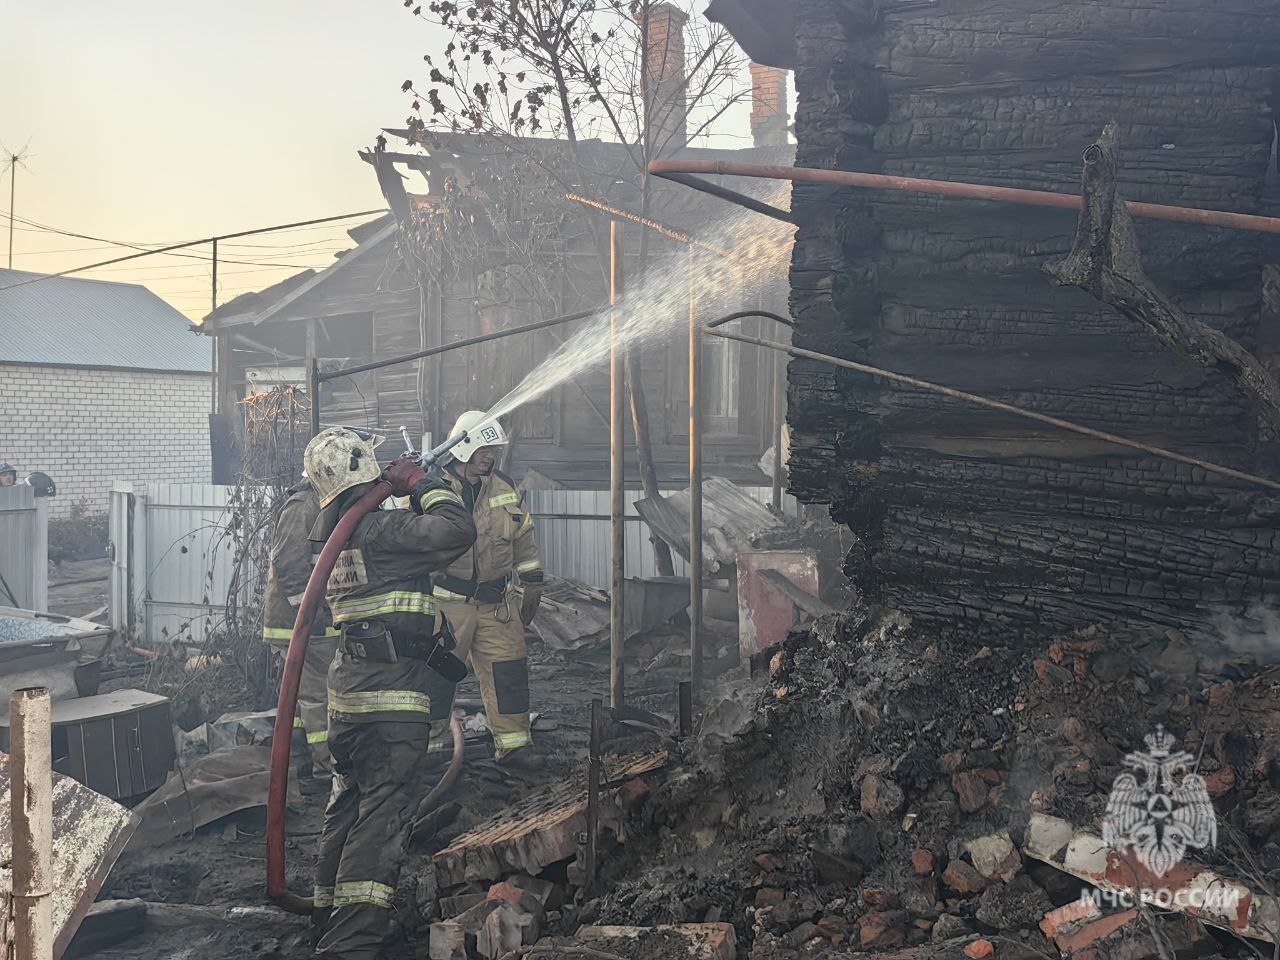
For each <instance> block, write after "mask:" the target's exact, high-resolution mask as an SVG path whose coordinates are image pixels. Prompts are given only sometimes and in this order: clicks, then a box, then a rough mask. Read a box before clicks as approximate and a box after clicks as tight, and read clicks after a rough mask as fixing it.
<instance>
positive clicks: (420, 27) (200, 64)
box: [0, 0, 748, 318]
mask: <svg viewBox="0 0 1280 960" xmlns="http://www.w3.org/2000/svg"><path fill="white" fill-rule="evenodd" d="M700 6H701V5H700ZM433 33H434V34H436V35H435V36H433ZM438 40H439V34H438V28H434V27H431V26H430V25H428V24H427V23H425V22H424V21H423V20H420V19H415V18H414V17H412V16H411V15H410V14H409V12H408V11H407V10H405V9H404V7H403V6H402V4H401V2H400V0H309V2H303V0H218V2H216V3H202V4H196V3H193V2H191V0H185V2H184V0H114V2H109V3H83V2H76V3H72V2H70V0H0V91H3V92H0V143H3V144H4V145H5V146H6V147H8V148H9V149H11V150H20V149H21V148H22V147H23V145H24V144H26V143H27V142H28V141H30V146H29V147H28V150H29V152H30V154H31V156H30V158H29V159H28V160H27V165H28V167H29V169H24V168H20V169H19V171H18V179H17V203H16V205H15V207H16V210H17V214H18V215H19V216H22V217H27V218H29V219H31V220H35V221H38V222H40V223H42V224H46V225H49V226H53V227H58V228H60V229H64V230H70V231H75V232H78V233H84V234H90V235H93V236H96V237H103V238H106V239H110V240H124V241H128V242H131V243H139V244H159V243H167V242H180V241H183V240H188V239H195V238H198V237H206V236H210V235H211V234H215V233H229V232H232V231H236V230H243V229H249V228H253V227H258V226H269V225H272V224H276V223H285V222H292V221H297V220H306V219H311V218H315V217H322V216H328V215H331V214H338V213H346V212H350V211H356V210H365V209H371V208H375V207H380V206H382V197H381V195H380V194H379V192H378V188H377V183H376V181H375V180H374V176H373V172H372V170H371V169H370V168H369V167H368V166H367V165H366V164H365V163H363V162H362V161H361V160H359V158H357V156H356V150H357V149H359V148H360V147H363V146H367V145H370V144H371V143H372V142H373V139H374V137H375V136H376V135H377V133H378V130H379V128H380V127H383V126H399V125H401V124H402V123H403V121H404V119H405V117H406V116H407V115H408V113H409V103H408V99H407V97H406V96H405V95H403V94H401V93H400V84H401V83H402V82H403V81H404V80H406V79H410V78H414V79H418V80H421V79H422V77H423V75H424V74H425V70H424V69H423V64H422V55H423V54H424V53H426V52H429V51H430V50H431V49H433V48H434V47H436V46H438V45H439V44H438ZM728 130H729V131H731V132H732V133H734V134H735V135H737V136H744V135H745V134H747V132H748V131H747V110H746V108H745V107H743V108H740V109H738V110H736V111H735V115H734V116H733V117H731V118H730V119H729V120H728ZM739 142H741V141H739ZM8 209H9V181H8V176H7V175H4V176H2V177H0V210H2V211H5V214H6V216H5V218H4V223H3V229H0V251H3V252H4V254H6V256H4V257H3V259H0V266H4V265H5V264H6V263H7V252H8V234H7V211H8ZM357 222H358V221H357ZM19 227H21V225H19ZM14 237H15V239H14V249H15V253H14V267H15V268H17V269H24V270H36V271H42V272H47V271H56V270H62V269H67V268H69V267H73V266H77V265H80V264H85V263H91V262H94V261H96V260H104V259H108V258H110V257H112V256H115V255H118V254H119V253H127V252H128V251H125V250H120V248H109V247H96V246H95V245H94V244H92V243H90V242H86V241H82V240H75V239H72V238H68V237H62V236H58V235H55V234H48V233H41V232H36V231H34V230H31V229H19V230H18V231H16V232H15V235H14ZM243 243H244V244H250V243H252V244H259V245H261V246H253V247H250V246H247V245H246V246H239V247H234V248H232V247H229V246H227V245H225V244H224V245H220V250H219V253H220V256H221V257H234V258H236V259H244V260H252V261H255V263H262V262H264V261H267V260H270V261H271V262H274V263H290V264H296V265H297V268H299V269H300V268H302V267H307V266H323V265H324V264H325V263H327V262H329V261H330V260H331V255H332V252H333V251H335V250H340V249H345V248H346V247H348V246H350V243H349V241H348V239H347V238H346V237H345V235H344V234H343V233H342V230H341V227H339V228H323V229H316V228H311V229H307V230H298V231H294V232H289V233H275V234H270V235H266V236H263V237H251V238H248V239H247V240H245V241H243ZM86 248H92V249H86ZM205 249H207V248H203V249H199V252H200V253H202V254H203V253H204V252H205ZM292 272H295V271H294V270H293V269H287V268H280V267H270V268H268V267H263V266H248V265H232V264H226V265H225V266H220V268H219V279H220V288H221V294H220V299H221V300H222V301H225V300H227V299H230V297H232V296H234V295H236V294H238V293H242V292H244V291H246V290H253V289H257V288H259V287H262V286H266V285H267V284H270V283H273V282H275V281H276V280H279V279H281V278H282V277H283V276H286V275H288V274H289V273H292ZM85 276H89V277H95V278H99V279H114V280H128V281H133V282H142V283H145V284H146V285H147V286H149V287H151V288H152V289H153V290H155V291H156V292H157V293H159V294H160V295H162V296H164V297H165V299H167V300H168V301H169V302H171V303H172V304H173V305H174V306H176V307H177V308H178V309H180V310H182V311H183V312H185V313H187V314H188V315H189V316H191V317H193V318H196V317H199V316H202V315H203V314H204V313H206V312H207V311H208V305H209V300H210V281H209V270H208V264H207V263H203V262H200V261H196V260H190V259H174V258H170V257H147V258H145V259H143V260H140V261H136V262H134V263H129V264H123V265H120V266H119V267H111V268H102V269H101V270H99V271H96V272H93V273H89V274H85Z"/></svg>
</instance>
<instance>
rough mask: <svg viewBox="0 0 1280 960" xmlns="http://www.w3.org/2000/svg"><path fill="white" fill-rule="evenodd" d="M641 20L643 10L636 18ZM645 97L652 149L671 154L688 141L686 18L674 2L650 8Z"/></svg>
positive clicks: (686, 15) (654, 5) (656, 4)
mask: <svg viewBox="0 0 1280 960" xmlns="http://www.w3.org/2000/svg"><path fill="white" fill-rule="evenodd" d="M639 16H640V17H642V18H643V17H644V13H643V11H642V12H641V13H640V15H639ZM648 18H649V30H648V50H647V53H648V56H647V57H646V63H645V67H646V69H645V77H644V96H645V100H646V102H647V103H648V105H649V107H648V110H649V122H650V126H651V129H652V131H653V145H654V149H655V150H659V151H661V152H663V153H670V152H672V151H674V150H679V149H680V148H681V147H684V146H686V145H687V144H688V142H689V129H688V122H687V121H688V118H687V116H686V111H687V109H688V105H687V98H688V90H687V89H686V84H685V75H684V25H685V22H686V21H687V20H688V19H689V15H688V14H687V13H685V12H684V11H683V10H681V9H680V8H679V7H677V6H676V5H675V4H673V3H655V4H652V5H651V6H650V7H649V12H648Z"/></svg>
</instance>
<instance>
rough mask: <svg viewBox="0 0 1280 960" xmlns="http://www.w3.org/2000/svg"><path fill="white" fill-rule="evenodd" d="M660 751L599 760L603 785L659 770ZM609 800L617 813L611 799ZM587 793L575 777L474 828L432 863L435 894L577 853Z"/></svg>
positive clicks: (662, 761)
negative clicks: (436, 888)
mask: <svg viewBox="0 0 1280 960" xmlns="http://www.w3.org/2000/svg"><path fill="white" fill-rule="evenodd" d="M666 762H667V753H666V751H665V750H659V751H657V752H655V753H648V754H636V755H630V756H626V757H609V758H606V760H605V782H607V783H610V784H614V783H622V782H625V781H627V780H631V779H634V778H636V777H640V776H644V775H646V774H649V773H653V772H654V771H656V770H659V769H661V768H662V767H663V766H664V765H665V764H666ZM610 796H611V797H612V798H613V800H612V808H613V809H617V802H618V801H617V799H616V798H617V793H616V791H614V792H613V793H612V794H610ZM586 824H587V791H586V784H585V783H584V782H583V778H582V777H581V776H578V777H575V778H574V779H573V780H572V781H570V782H567V783H561V784H556V785H554V786H551V787H548V788H547V789H545V790H543V791H541V792H540V793H537V794H534V795H533V796H531V797H529V798H528V799H526V800H524V801H523V802H521V803H519V804H517V805H516V806H514V807H513V808H511V809H510V810H507V811H504V812H503V813H501V814H499V815H498V816H496V817H493V818H491V819H489V820H486V821H485V822H483V823H481V824H478V825H477V826H476V827H474V828H472V829H471V830H469V831H468V832H467V833H465V834H463V835H462V836H460V837H458V838H457V839H455V840H454V841H453V843H451V844H450V845H449V846H448V847H446V848H445V849H444V850H441V851H440V852H438V853H437V854H436V855H435V856H434V857H433V858H432V859H433V862H434V864H435V868H436V876H437V878H438V883H439V885H440V886H441V888H446V887H451V886H455V885H457V884H460V883H465V882H467V881H471V880H494V879H498V878H499V877H501V876H503V875H505V874H507V873H514V872H518V871H523V872H526V873H530V874H536V873H538V872H539V871H540V870H542V869H543V868H544V867H546V866H547V865H548V864H551V863H556V862H558V861H560V860H567V859H569V858H570V857H572V856H574V855H575V854H576V852H577V846H578V841H577V837H578V834H579V833H581V832H582V831H583V830H585V829H586Z"/></svg>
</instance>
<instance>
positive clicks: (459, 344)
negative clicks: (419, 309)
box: [320, 310, 600, 381]
mask: <svg viewBox="0 0 1280 960" xmlns="http://www.w3.org/2000/svg"><path fill="white" fill-rule="evenodd" d="M599 312H600V311H599V310H580V311H578V312H577V313H570V314H566V315H565V316H563V317H551V318H550V319H547V320H535V321H534V322H533V323H525V324H521V325H520V326H518V327H509V328H508V329H506V330H498V331H496V332H495V333H485V334H481V335H480V336H478V337H468V338H467V339H465V340H455V341H454V342H453V343H442V344H440V346H438V347H431V348H429V349H427V350H419V351H417V352H416V353H406V354H405V355H404V356H401V357H388V358H387V359H385V360H371V361H369V362H368V363H361V364H357V365H356V366H354V367H343V368H342V369H341V370H329V371H326V372H324V373H322V374H320V379H321V381H328V380H336V379H337V378H338V377H349V376H352V375H353V374H357V373H367V372H368V371H370V370H380V369H382V368H383V367H390V366H394V365H395V364H397V363H410V362H411V361H413V360H422V359H425V358H426V357H434V356H436V355H437V354H441V353H448V352H449V351H450V350H460V349H462V348H463V347H474V346H475V345H476V344H477V343H488V342H489V341H490V340H501V339H502V338H503V337H513V336H515V335H516V334H517V333H530V332H532V331H534V330H543V329H545V328H547V327H554V326H558V325H559V324H562V323H572V322H573V321H574V320H585V319H586V318H587V317H594V316H595V315H596V314H598V313H599Z"/></svg>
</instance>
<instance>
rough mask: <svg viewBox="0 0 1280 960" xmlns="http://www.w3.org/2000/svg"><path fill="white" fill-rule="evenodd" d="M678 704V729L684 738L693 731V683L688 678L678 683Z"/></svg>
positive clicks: (680, 735)
mask: <svg viewBox="0 0 1280 960" xmlns="http://www.w3.org/2000/svg"><path fill="white" fill-rule="evenodd" d="M676 704H677V713H676V716H677V721H676V724H677V726H676V730H677V732H678V734H679V737H680V739H681V740H684V739H687V738H688V737H689V736H690V735H691V734H692V733H693V684H692V683H691V682H689V681H688V680H681V681H680V683H679V684H677V685H676Z"/></svg>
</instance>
